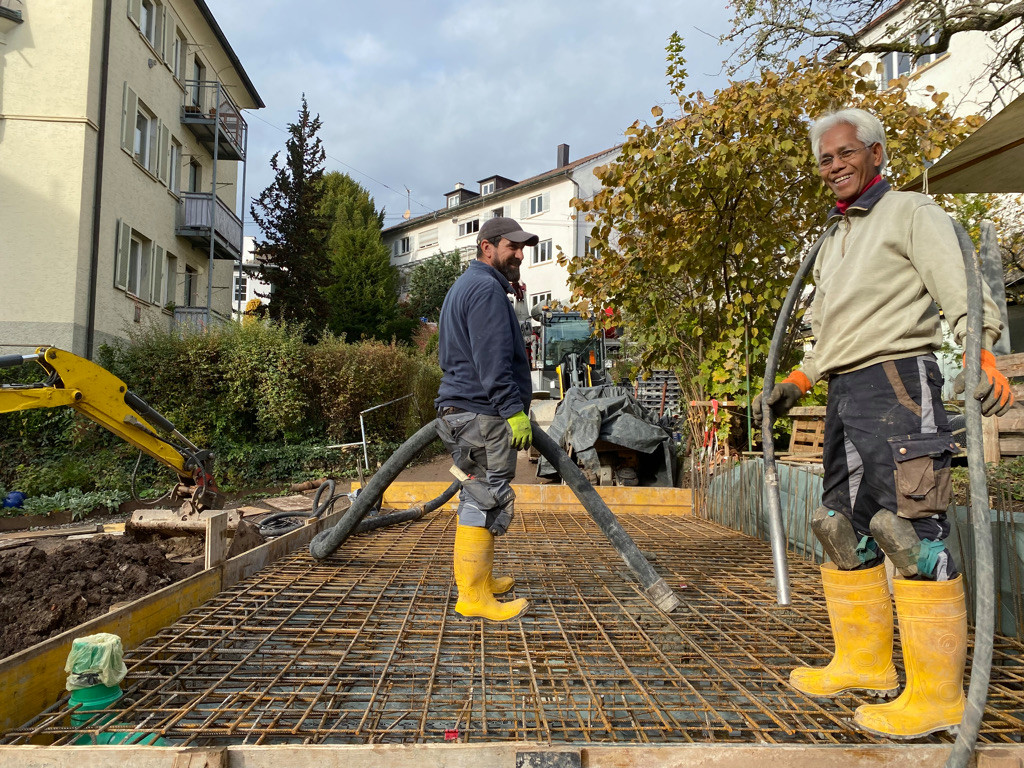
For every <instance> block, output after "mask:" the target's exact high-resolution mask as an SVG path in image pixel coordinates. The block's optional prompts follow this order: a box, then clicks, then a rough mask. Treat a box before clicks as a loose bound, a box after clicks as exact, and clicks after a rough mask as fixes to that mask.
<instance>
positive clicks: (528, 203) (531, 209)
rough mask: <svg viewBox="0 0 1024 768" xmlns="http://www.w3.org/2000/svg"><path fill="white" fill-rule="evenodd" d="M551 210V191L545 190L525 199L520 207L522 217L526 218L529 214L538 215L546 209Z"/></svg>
mask: <svg viewBox="0 0 1024 768" xmlns="http://www.w3.org/2000/svg"><path fill="white" fill-rule="evenodd" d="M550 210H551V193H550V192H544V193H542V194H540V195H534V196H533V197H530V198H527V199H526V200H523V201H522V203H521V204H520V207H519V216H520V218H523V219H525V218H526V217H527V216H536V215H537V214H538V213H544V211H550Z"/></svg>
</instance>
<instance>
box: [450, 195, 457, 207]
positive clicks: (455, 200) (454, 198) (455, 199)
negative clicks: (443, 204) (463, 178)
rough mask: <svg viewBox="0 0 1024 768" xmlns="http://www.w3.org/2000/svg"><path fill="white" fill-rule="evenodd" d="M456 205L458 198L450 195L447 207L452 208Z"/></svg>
mask: <svg viewBox="0 0 1024 768" xmlns="http://www.w3.org/2000/svg"><path fill="white" fill-rule="evenodd" d="M458 204H459V196H458V195H452V196H451V197H449V198H448V207H449V208H454V207H455V206H457V205H458Z"/></svg>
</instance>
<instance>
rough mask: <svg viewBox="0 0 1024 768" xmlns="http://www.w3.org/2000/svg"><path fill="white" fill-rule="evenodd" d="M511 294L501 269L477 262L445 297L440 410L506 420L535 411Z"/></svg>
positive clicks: (438, 401) (440, 343) (439, 359)
mask: <svg viewBox="0 0 1024 768" xmlns="http://www.w3.org/2000/svg"><path fill="white" fill-rule="evenodd" d="M511 295H512V286H511V285H509V282H508V280H506V279H505V277H504V276H503V275H502V274H501V273H500V272H498V270H496V269H495V268H494V267H492V266H490V265H489V264H485V263H484V262H482V261H479V260H474V261H471V262H470V263H469V267H468V268H467V269H466V271H465V272H464V273H463V274H462V276H461V277H459V279H458V280H456V281H455V284H454V285H453V286H452V287H451V289H450V290H449V291H448V295H447V296H445V297H444V304H443V305H442V306H441V322H440V323H439V331H440V339H439V347H438V353H437V355H438V361H439V362H440V364H441V372H442V373H441V386H440V388H439V389H438V392H437V399H436V400H435V401H434V404H435V405H436V406H437V407H438V408H445V407H448V406H454V407H456V408H461V409H463V410H465V411H472V412H473V413H485V414H488V415H491V416H501V417H502V418H506V419H507V418H509V417H510V416H514V415H515V414H517V413H519V412H520V411H526V412H527V413H529V412H530V398H531V396H532V394H533V385H532V384H531V382H530V364H529V362H528V361H527V358H526V346H525V344H524V343H523V333H522V331H521V330H520V328H519V320H518V319H517V318H516V313H515V309H514V307H513V306H512V302H511V301H510V299H509V297H510V296H511Z"/></svg>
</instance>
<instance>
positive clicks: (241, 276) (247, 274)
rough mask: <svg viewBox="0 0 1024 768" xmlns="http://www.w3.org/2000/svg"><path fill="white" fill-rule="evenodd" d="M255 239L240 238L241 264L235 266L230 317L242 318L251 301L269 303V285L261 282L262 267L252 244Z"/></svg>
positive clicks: (247, 236) (248, 237) (250, 237)
mask: <svg viewBox="0 0 1024 768" xmlns="http://www.w3.org/2000/svg"><path fill="white" fill-rule="evenodd" d="M255 241H256V238H254V237H252V236H250V235H246V236H245V237H244V238H242V263H241V264H235V278H234V281H233V283H232V290H231V317H232V318H234V319H235V320H237V319H239V318H240V317H241V316H242V313H243V312H244V311H245V307H246V305H247V304H248V303H249V302H250V301H252V300H253V299H259V301H260V303H261V304H269V303H270V298H269V296H270V283H268V282H265V281H264V280H263V265H262V264H260V263H259V262H258V261H256V255H255V254H254V253H253V244H254V243H255Z"/></svg>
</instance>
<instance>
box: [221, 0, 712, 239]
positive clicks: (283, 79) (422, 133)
mask: <svg viewBox="0 0 1024 768" xmlns="http://www.w3.org/2000/svg"><path fill="white" fill-rule="evenodd" d="M209 3H210V7H211V10H212V11H213V13H214V15H215V16H216V17H217V19H218V22H219V23H220V25H221V27H222V28H223V29H224V32H225V34H226V35H227V37H228V40H229V41H230V42H231V45H232V47H233V48H234V49H235V51H236V53H237V54H238V56H239V59H240V60H241V62H242V65H243V66H244V67H245V69H246V72H247V73H248V74H249V77H250V79H251V80H252V82H253V84H254V85H255V87H256V89H257V90H258V91H259V93H260V95H261V96H262V97H263V100H264V102H265V103H266V104H267V108H266V109H263V110H259V111H258V112H256V113H255V114H251V115H250V117H249V130H250V133H249V166H248V169H247V173H248V189H247V192H248V196H249V197H254V196H256V195H257V194H258V193H259V191H260V190H261V189H263V187H265V186H266V185H267V184H268V183H270V181H271V174H270V169H269V158H270V156H271V155H272V154H273V153H274V152H276V151H279V150H282V149H283V148H284V141H285V138H286V135H285V134H284V133H283V132H282V131H281V130H280V129H283V128H284V127H285V126H286V124H287V123H288V122H291V121H294V119H295V116H296V114H297V110H298V107H299V103H300V98H301V94H302V93H303V92H304V93H305V94H306V96H307V99H308V101H309V106H310V109H312V110H313V111H314V112H317V113H319V114H320V116H321V119H322V120H323V129H322V130H321V133H320V136H321V139H322V140H323V142H324V146H325V148H326V150H327V152H328V154H329V156H330V159H328V161H327V167H328V169H329V170H341V171H344V172H347V173H349V174H350V175H352V176H353V177H354V178H355V179H356V180H357V181H358V182H359V183H360V184H362V185H363V186H365V187H366V188H367V189H368V190H369V191H370V193H371V194H372V195H373V196H374V198H375V200H376V202H377V205H378V206H384V207H386V209H387V211H388V214H389V216H388V221H389V223H395V222H396V221H397V220H398V219H397V217H398V216H399V215H400V214H401V212H402V211H404V210H405V207H406V204H407V203H406V191H405V188H406V187H409V188H410V189H411V190H412V192H411V197H412V200H413V202H412V210H413V213H414V214H419V213H425V212H427V211H429V210H435V209H438V208H441V207H443V205H444V199H443V194H444V193H445V192H447V191H449V190H451V188H452V185H453V184H454V183H455V182H456V181H462V182H465V183H466V184H468V185H470V188H473V186H474V185H475V183H476V181H477V180H478V179H481V178H484V177H485V176H488V175H492V174H494V173H500V174H502V175H505V176H509V177H511V178H514V179H522V178H526V177H528V176H532V175H534V174H537V173H541V172H543V171H546V170H549V169H551V168H553V167H554V164H555V148H556V146H557V145H558V144H561V143H567V144H569V145H570V147H571V158H573V159H575V158H578V157H581V156H583V155H586V154H590V153H593V152H597V151H600V150H603V149H606V148H608V147H611V146H614V145H615V144H617V143H619V142H620V141H621V140H622V138H623V132H624V130H625V129H626V128H627V127H628V126H629V125H630V124H631V123H632V122H633V121H634V120H636V119H638V118H640V119H647V118H648V117H649V116H650V108H651V107H652V106H653V105H655V104H662V105H666V104H667V102H668V101H669V99H670V97H669V94H668V89H667V86H666V84H665V54H664V47H665V44H666V42H667V40H668V37H669V35H670V34H671V33H672V31H673V30H677V29H678V30H679V32H680V33H681V34H682V35H683V36H684V38H685V39H686V41H687V52H686V54H687V60H688V62H689V64H690V66H689V67H688V68H689V70H690V72H691V73H696V74H695V76H694V77H693V78H691V80H692V85H693V87H694V88H698V87H699V88H704V89H711V88H714V87H716V86H717V85H721V84H723V83H724V79H722V80H721V81H719V80H717V79H716V78H715V77H714V76H708V75H703V74H701V73H703V72H712V73H715V72H717V71H718V70H719V68H720V62H721V60H722V59H723V58H724V57H725V56H724V53H723V52H722V51H721V50H719V49H718V47H717V45H716V43H715V41H714V39H713V37H712V35H714V34H719V33H721V32H724V31H725V27H726V23H727V11H726V10H725V9H724V8H721V7H717V4H710V3H708V4H703V5H701V6H697V7H694V6H693V5H692V4H690V3H679V2H668V1H667V0H659V1H654V0H651V1H650V2H647V3H643V4H640V3H632V4H624V3H621V2H613V1H612V0H592V1H591V2H584V1H583V0H562V2H558V3H552V2H550V0H519V1H518V2H511V1H509V0H475V1H474V2H469V1H461V0H460V1H455V0H447V1H445V0H439V1H438V2H433V3H423V2H389V3H377V4H372V3H371V4H360V5H353V4H339V3H336V2H332V1H328V0H309V1H308V2H306V3H303V4H301V5H294V4H284V3H279V2H276V1H275V0H209ZM698 27H700V28H701V29H705V30H708V31H709V32H710V33H711V35H709V34H706V33H704V32H701V31H699V30H698ZM268 123H269V125H268Z"/></svg>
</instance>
